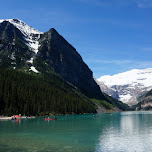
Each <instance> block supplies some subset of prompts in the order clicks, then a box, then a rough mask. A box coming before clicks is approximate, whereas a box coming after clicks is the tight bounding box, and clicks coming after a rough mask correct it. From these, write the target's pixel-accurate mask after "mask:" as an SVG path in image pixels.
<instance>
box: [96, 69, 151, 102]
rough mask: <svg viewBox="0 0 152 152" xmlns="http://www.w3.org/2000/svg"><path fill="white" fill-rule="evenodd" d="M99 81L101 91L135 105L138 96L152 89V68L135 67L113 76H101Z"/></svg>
mask: <svg viewBox="0 0 152 152" xmlns="http://www.w3.org/2000/svg"><path fill="white" fill-rule="evenodd" d="M97 83H98V84H99V86H100V88H101V91H103V92H105V93H107V94H109V95H110V96H113V97H115V96H117V99H119V100H120V101H122V102H124V103H127V104H129V105H133V104H136V103H138V97H139V96H140V95H141V94H142V93H144V92H145V91H149V90H150V89H152V68H147V69H133V70H130V71H127V72H123V73H119V74H115V75H112V76H110V75H105V76H101V77H100V78H98V79H97ZM105 86H106V87H105Z"/></svg>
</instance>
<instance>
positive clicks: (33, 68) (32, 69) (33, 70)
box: [30, 66, 39, 73]
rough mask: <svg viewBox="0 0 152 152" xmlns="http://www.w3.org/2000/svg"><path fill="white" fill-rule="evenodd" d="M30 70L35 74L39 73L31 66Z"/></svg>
mask: <svg viewBox="0 0 152 152" xmlns="http://www.w3.org/2000/svg"><path fill="white" fill-rule="evenodd" d="M30 70H32V71H33V72H35V73H39V71H38V70H36V68H35V67H34V66H31V67H30Z"/></svg>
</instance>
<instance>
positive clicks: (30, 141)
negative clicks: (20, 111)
mask: <svg viewBox="0 0 152 152" xmlns="http://www.w3.org/2000/svg"><path fill="white" fill-rule="evenodd" d="M57 118H58V120H56V121H45V119H43V118H42V117H37V118H35V119H24V120H21V121H12V120H8V121H0V152H149V151H152V112H122V113H112V114H100V115H99V117H92V115H91V114H88V115H68V116H57Z"/></svg>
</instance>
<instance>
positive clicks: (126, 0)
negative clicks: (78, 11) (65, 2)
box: [75, 0, 152, 8]
mask: <svg viewBox="0 0 152 152" xmlns="http://www.w3.org/2000/svg"><path fill="white" fill-rule="evenodd" d="M75 1H78V2H81V3H85V4H89V5H92V6H98V7H123V6H131V5H135V6H137V7H138V8H152V0H75Z"/></svg>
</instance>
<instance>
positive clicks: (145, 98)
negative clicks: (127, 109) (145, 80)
mask: <svg viewBox="0 0 152 152" xmlns="http://www.w3.org/2000/svg"><path fill="white" fill-rule="evenodd" d="M138 101H139V103H138V104H136V105H133V106H132V109H133V110H137V111H139V110H152V90H150V91H148V92H144V93H143V94H142V95H141V96H139V97H138Z"/></svg>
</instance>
